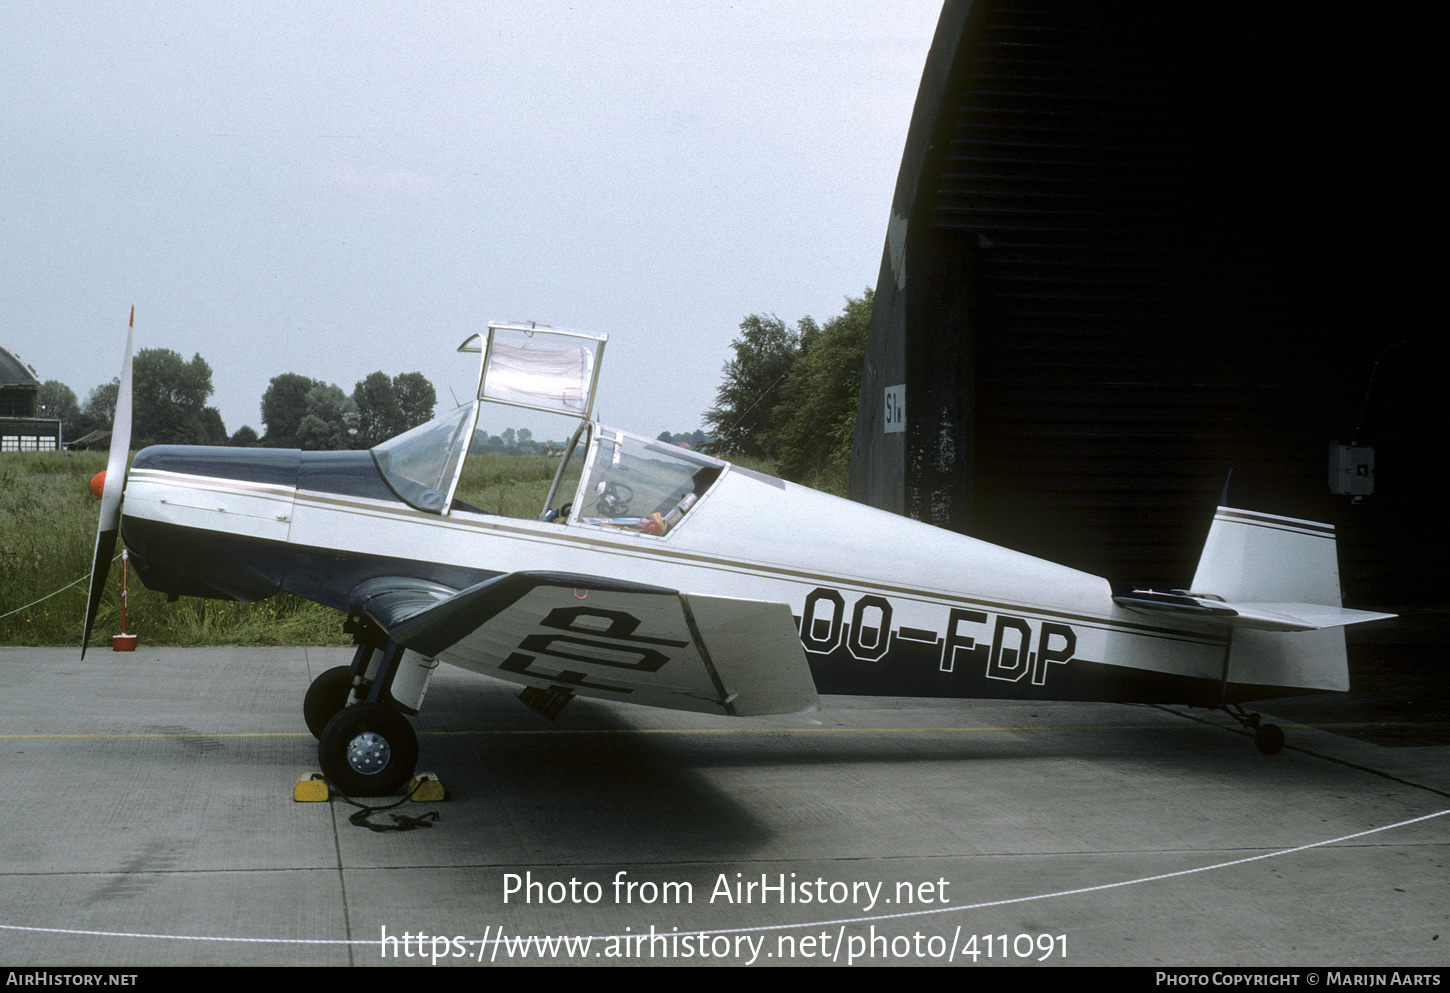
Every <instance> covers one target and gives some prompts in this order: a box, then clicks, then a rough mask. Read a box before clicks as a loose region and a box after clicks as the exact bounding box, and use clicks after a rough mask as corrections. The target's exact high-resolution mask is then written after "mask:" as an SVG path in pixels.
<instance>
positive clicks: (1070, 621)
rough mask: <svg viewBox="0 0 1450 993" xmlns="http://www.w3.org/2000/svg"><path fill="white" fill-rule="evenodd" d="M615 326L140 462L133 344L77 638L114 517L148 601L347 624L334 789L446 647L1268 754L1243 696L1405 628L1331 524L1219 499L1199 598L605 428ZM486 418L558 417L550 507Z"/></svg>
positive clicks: (809, 700)
mask: <svg viewBox="0 0 1450 993" xmlns="http://www.w3.org/2000/svg"><path fill="white" fill-rule="evenodd" d="M606 340H607V339H606V338H605V337H604V336H599V335H590V334H584V333H581V332H572V331H563V330H556V329H552V328H544V327H533V326H529V325H516V324H490V325H489V326H488V330H487V331H486V332H485V333H483V334H478V335H474V336H472V337H470V338H469V339H468V340H467V341H466V342H464V344H463V345H462V346H461V347H460V349H459V350H460V351H462V352H467V353H477V355H478V356H479V359H478V362H479V365H478V370H479V371H478V387H477V390H476V391H475V395H474V398H473V400H472V402H470V403H468V404H466V405H464V406H462V407H460V408H459V409H457V410H454V411H452V412H451V413H448V414H445V415H444V416H442V417H440V418H438V419H436V420H434V421H431V422H429V423H427V424H424V425H422V426H421V427H417V428H414V429H413V430H411V431H408V432H407V433H405V434H403V435H400V436H398V437H396V438H394V439H392V440H390V441H387V442H384V443H383V444H381V445H379V446H377V447H376V448H374V449H372V450H371V451H356V452H302V451H295V450H280V449H247V448H203V447H183V446H159V447H152V448H147V449H145V450H143V451H141V452H140V453H139V454H137V455H136V457H135V460H134V462H133V463H132V465H131V468H130V471H129V474H128V473H127V472H126V457H127V454H128V452H127V449H128V444H129V433H130V412H131V342H130V338H129V335H128V340H127V345H126V356H125V362H124V366H123V375H122V385H121V390H120V399H119V401H118V403H117V411H116V427H115V430H114V432H113V436H112V445H111V453H110V459H109V463H108V467H107V471H106V477H105V482H104V488H103V495H102V503H101V520H100V526H99V529H98V534H97V539H96V551H95V563H94V567H93V574H92V583H91V594H90V603H89V606H88V609H87V614H86V625H85V638H86V640H87V641H88V640H89V637H90V631H91V627H92V624H93V622H94V619H95V614H96V610H97V606H98V604H99V600H100V596H101V590H102V587H103V585H104V583H105V579H106V572H107V566H108V563H109V561H110V559H111V555H112V552H113V550H114V544H115V540H116V535H117V533H118V531H119V533H120V534H121V535H122V536H123V537H124V540H125V543H126V546H127V548H128V549H129V552H130V560H131V562H132V563H133V564H134V565H135V567H136V570H137V573H138V575H139V576H140V577H141V579H142V580H143V581H144V582H145V583H146V585H147V586H149V587H151V588H152V589H154V590H160V591H163V592H165V593H168V594H170V595H173V596H200V597H215V598H221V599H229V600H239V601H243V602H250V601H255V600H260V599H263V598H265V597H268V596H271V595H273V594H275V593H277V592H279V591H286V592H289V593H293V594H296V595H297V596H300V597H304V598H306V599H308V600H313V601H316V602H317V603H321V604H325V605H327V606H329V607H334V608H336V609H338V610H341V611H345V612H346V613H347V614H348V615H349V623H348V625H347V629H348V630H350V631H351V632H352V634H353V637H354V640H355V643H356V644H357V646H358V647H357V650H356V653H355V656H354V660H353V663H352V665H351V666H342V667H338V668H336V669H332V670H329V671H328V672H325V673H323V674H322V675H320V676H319V677H318V678H317V679H316V680H315V681H314V682H313V684H312V686H311V688H310V689H309V690H308V692H307V697H306V701H305V705H304V712H305V717H306V721H307V725H308V727H309V728H310V729H311V730H312V732H313V734H314V735H316V736H317V737H318V739H319V744H318V751H319V759H320V762H321V765H322V770H323V773H324V774H325V775H326V777H327V778H328V779H329V780H330V781H331V782H332V783H333V785H334V786H335V787H336V788H338V789H339V790H340V791H342V792H343V793H346V794H349V795H354V796H382V795H387V794H390V793H394V792H396V791H397V790H398V789H399V788H400V787H402V786H403V785H404V784H405V783H406V782H407V781H408V780H409V778H410V777H411V776H412V774H413V771H414V767H415V765H416V763H417V757H418V744H417V737H416V735H415V733H414V731H413V728H412V726H411V724H410V723H409V721H408V720H407V717H406V716H405V715H416V714H417V713H418V711H419V709H420V708H421V707H422V705H423V698H424V693H425V691H426V689H427V686H428V681H429V678H430V676H431V674H432V672H433V670H434V668H435V667H436V666H437V664H438V663H439V662H448V663H450V664H453V665H457V666H461V667H463V668H465V669H469V670H472V671H474V672H477V673H481V674H483V675H486V676H491V677H494V678H496V679H503V680H507V681H509V682H512V683H516V684H520V685H522V686H523V687H524V689H523V691H522V692H521V694H520V696H521V698H522V699H523V700H524V702H526V703H528V704H529V705H530V706H532V707H533V708H534V709H536V710H538V711H540V712H541V713H543V714H544V715H546V716H549V717H553V716H556V715H557V713H558V711H559V710H560V709H561V708H562V707H563V706H564V705H565V704H566V703H567V702H568V701H569V700H570V699H571V698H572V697H574V696H576V695H578V696H589V697H596V698H599V699H605V700H614V701H622V702H627V703H637V704H645V705H649V706H656V707H668V708H674V709H678V710H690V711H700V712H704V713H710V714H719V715H724V716H750V715H762V714H782V713H793V712H798V711H806V710H812V709H815V708H816V707H817V706H818V694H822V693H826V694H830V693H850V694H876V695H890V696H915V697H969V698H993V699H1042V700H1096V701H1123V702H1141V703H1178V704H1192V705H1195V706H1206V707H1215V708H1220V709H1223V710H1225V711H1226V712H1228V713H1229V714H1231V715H1232V716H1234V717H1235V718H1236V719H1237V720H1239V721H1240V722H1241V723H1243V724H1244V725H1245V726H1246V727H1248V728H1250V729H1252V730H1253V731H1254V733H1255V741H1256V744H1257V745H1258V747H1259V749H1260V750H1261V751H1263V752H1266V753H1273V752H1276V751H1278V750H1279V748H1281V747H1282V745H1283V742H1284V736H1283V733H1282V731H1281V730H1280V729H1279V728H1277V727H1275V726H1274V725H1272V724H1264V723H1262V722H1261V721H1260V719H1259V715H1257V714H1252V713H1247V712H1245V711H1244V709H1243V707H1242V704H1243V703H1245V702H1248V701H1251V700H1256V699H1267V698H1274V697H1280V696H1287V695H1291V694H1297V693H1307V692H1319V691H1333V690H1341V691H1342V690H1346V689H1348V688H1349V679H1348V670H1347V664H1346V655H1345V642H1344V633H1343V630H1342V629H1343V627H1344V626H1345V625H1348V624H1354V623H1358V622H1362V621H1372V620H1378V619H1381V618H1386V617H1392V616H1394V615H1392V614H1381V613H1372V612H1367V611H1359V610H1347V609H1345V608H1343V607H1342V606H1341V605H1340V589H1339V575H1338V564H1337V559H1336V554H1335V540H1334V531H1333V528H1332V527H1330V526H1329V525H1325V524H1318V523H1314V522H1312V521H1306V520H1297V519H1293V518H1288V517H1280V516H1274V515H1269V514H1262V513H1254V512H1251V511H1248V510H1242V509H1237V508H1231V507H1227V506H1221V507H1219V508H1218V510H1217V513H1216V514H1215V515H1214V518H1213V523H1212V526H1211V528H1210V531H1209V535H1208V540H1207V544H1206V546H1205V548H1204V550H1203V554H1202V557H1201V559H1200V561H1199V565H1198V570H1197V572H1196V573H1195V575H1194V577H1193V580H1192V582H1191V583H1190V584H1189V586H1188V588H1187V590H1171V591H1166V592H1160V591H1154V590H1116V591H1115V590H1114V588H1113V587H1112V586H1111V585H1110V584H1109V583H1108V581H1107V580H1106V579H1102V578H1099V577H1097V576H1092V575H1089V574H1087V573H1084V572H1079V571H1077V570H1075V569H1069V568H1066V567H1064V566H1060V565H1054V564H1052V563H1050V562H1046V561H1043V560H1041V559H1037V558H1033V557H1031V556H1028V555H1024V554H1021V553H1019V552H1014V551H1010V550H1007V549H1004V548H999V547H996V546H994V545H990V544H987V543H986V542H983V541H979V540H976V539H974V538H970V537H967V536H964V535H960V534H955V533H952V532H947V531H943V530H940V529H938V528H934V527H931V526H929V525H927V524H923V523H921V522H918V521H913V520H910V519H908V518H905V517H900V516H897V515H895V514H891V513H887V512H884V511H880V510H875V509H873V508H870V507H866V506H863V505H861V504H858V503H853V502H851V501H849V500H843V499H840V498H837V497H834V496H829V495H826V494H823V493H819V492H816V491H814V490H811V489H808V488H805V487H802V486H797V485H794V484H791V483H787V482H783V481H782V480H779V479H774V478H772V477H770V476H766V475H763V474H761V473H759V472H754V471H751V470H749V469H745V468H742V467H740V466H737V465H732V464H730V463H729V462H725V461H721V460H719V459H715V458H711V457H709V456H707V455H703V454H700V453H697V452H693V451H690V450H688V449H684V448H679V447H676V446H673V445H668V444H664V443H661V442H657V441H652V440H649V439H647V438H643V437H639V436H636V435H632V434H629V433H627V432H623V431H618V430H615V429H614V428H611V427H606V426H604V425H602V424H600V423H598V422H597V421H595V420H593V419H592V411H593V401H594V393H595V387H596V384H597V381H598V372H599V364H600V360H601V359H602V357H603V352H604V347H605V343H606ZM500 408H503V409H508V410H512V411H514V412H517V410H518V409H520V408H522V409H526V410H530V411H535V412H543V413H549V414H555V415H559V416H563V417H568V418H570V419H571V422H572V428H573V430H572V438H571V440H570V441H569V443H568V444H567V446H566V448H565V452H564V454H563V457H562V458H561V460H560V465H559V468H558V471H557V474H556V475H555V477H554V481H553V485H552V487H551V489H550V491H549V494H548V497H547V498H546V500H545V505H544V507H542V508H539V509H541V510H542V511H543V513H542V515H541V516H539V517H533V516H528V517H516V516H506V515H503V514H499V513H490V512H485V511H483V510H481V509H480V508H478V507H477V506H475V505H473V504H470V503H469V502H468V499H469V498H470V497H472V496H473V495H472V494H471V493H470V492H469V491H468V485H467V483H466V482H463V483H461V480H463V479H464V477H465V470H466V468H467V467H468V466H469V464H470V460H471V459H473V458H475V456H474V455H471V454H470V446H471V444H473V439H475V437H482V435H481V434H480V433H479V431H480V428H482V427H483V426H484V423H485V421H486V416H487V411H489V410H499V409H500ZM481 418H483V420H481ZM123 497H124V499H123ZM473 498H474V499H479V498H478V497H473ZM479 502H484V501H483V500H482V499H479ZM529 513H530V515H532V514H533V513H534V511H532V510H531V511H529Z"/></svg>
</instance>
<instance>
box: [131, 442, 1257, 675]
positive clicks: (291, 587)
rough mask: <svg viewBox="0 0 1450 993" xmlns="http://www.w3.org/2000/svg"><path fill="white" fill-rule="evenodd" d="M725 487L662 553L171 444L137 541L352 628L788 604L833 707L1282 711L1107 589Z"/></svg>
mask: <svg viewBox="0 0 1450 993" xmlns="http://www.w3.org/2000/svg"><path fill="white" fill-rule="evenodd" d="M712 479H713V482H711V483H710V484H709V488H708V489H707V490H706V491H705V492H704V493H703V494H701V495H700V496H699V498H698V500H696V501H694V502H693V504H692V505H691V506H690V508H689V511H688V513H687V514H686V515H684V517H683V518H682V519H681V520H680V521H679V522H678V524H677V525H675V526H673V527H670V528H669V529H668V531H667V532H666V533H664V534H652V533H641V532H639V531H626V530H621V529H619V528H618V527H613V526H609V525H608V524H602V523H599V522H598V521H597V519H593V520H591V519H586V518H584V517H582V515H580V514H578V513H576V514H574V515H573V516H572V517H571V518H570V520H569V522H568V523H566V524H560V523H549V522H544V521H537V520H528V519H519V518H511V517H498V516H492V515H488V514H482V513H474V512H471V511H469V510H466V509H461V508H460V507H458V506H457V505H455V506H454V508H453V509H452V511H451V512H449V513H446V514H440V513H430V512H427V511H424V510H419V509H416V508H415V507H413V506H410V505H408V504H407V503H405V502H404V501H403V500H402V499H400V498H399V497H398V496H397V495H396V494H395V493H394V491H393V490H392V489H391V488H390V487H389V485H388V483H387V481H386V480H385V479H384V477H383V475H382V474H381V473H380V472H379V470H378V467H377V466H376V465H375V463H374V459H373V458H372V456H371V455H370V454H369V453H367V452H327V453H317V452H298V451H293V450H274V449H210V448H187V447H158V448H148V449H146V450H144V451H142V452H141V453H140V454H138V455H137V457H136V459H135V462H134V464H133V466H132V469H131V472H130V475H129V477H128V481H127V486H126V494H125V503H124V510H123V520H122V532H123V534H124V536H125V539H126V542H127V544H128V546H129V547H130V548H131V550H132V555H133V561H134V562H135V564H136V566H137V569H138V573H139V574H140V576H141V578H142V580H143V581H144V582H145V583H146V584H147V585H148V586H150V587H152V588H154V589H160V590H163V591H165V592H168V593H175V594H178V595H194V596H213V597H223V598H229V599H237V600H257V599H262V598H264V597H267V596H270V595H272V594H273V593H276V592H278V591H287V592H290V593H294V594H296V595H298V596H301V597H304V598H306V599H309V600H313V601H316V602H318V603H322V604H325V605H328V606H331V607H335V608H337V609H339V610H347V609H348V602H349V596H350V594H351V593H352V591H353V590H354V589H355V588H357V587H358V585H359V584H360V583H363V582H365V581H367V580H369V579H377V578H381V577H408V578H411V579H417V580H424V581H427V582H430V583H435V584H437V585H438V586H439V587H441V588H446V589H451V590H462V589H466V588H468V587H470V586H472V585H474V584H477V583H480V582H484V581H486V580H488V579H491V578H494V577H497V576H499V575H502V574H506V573H515V572H527V571H546V572H553V573H566V574H570V575H578V576H585V577H588V576H597V577H608V578H610V579H613V580H621V581H625V582H632V583H639V584H648V585H651V586H656V587H668V588H671V589H676V590H679V591H681V592H686V593H695V594H704V595H709V596H717V597H729V598H738V599H747V600H755V601H768V602H777V603H785V604H787V605H789V607H790V610H791V613H792V615H793V616H794V617H795V618H796V619H797V624H798V631H799V635H800V639H801V642H802V645H803V647H804V649H805V651H806V657H807V660H808V662H809V663H810V667H811V674H812V677H813V678H814V680H815V683H816V687H817V689H818V691H819V692H821V693H860V694H884V695H906V696H947V697H997V698H1042V699H1078V700H1087V699H1095V700H1136V701H1143V702H1154V701H1159V702H1205V703H1212V704H1217V703H1219V702H1220V701H1221V700H1223V699H1225V698H1227V699H1228V700H1230V701H1232V700H1234V699H1253V698H1255V696H1263V695H1266V693H1265V691H1264V688H1263V687H1251V686H1231V687H1229V688H1228V689H1227V692H1226V691H1225V687H1224V686H1223V684H1222V682H1221V680H1222V672H1223V665H1224V657H1225V652H1226V646H1227V634H1226V632H1225V631H1224V630H1223V629H1221V628H1214V627H1212V626H1210V625H1207V624H1195V623H1194V622H1191V621H1181V620H1177V619H1174V620H1171V621H1164V622H1159V621H1157V620H1156V619H1154V618H1148V617H1145V616H1143V615H1141V614H1137V613H1134V612H1132V611H1128V610H1125V609H1123V608H1121V607H1119V606H1118V605H1116V604H1114V602H1113V600H1112V593H1111V589H1110V587H1109V584H1108V582H1107V581H1106V580H1104V579H1101V578H1099V577H1096V576H1092V575H1089V574H1086V573H1083V572H1079V571H1076V570H1073V569H1069V568H1066V567H1063V566H1059V565H1054V564H1052V563H1049V562H1046V561H1043V560H1041V559H1037V558H1034V557H1031V556H1028V555H1024V554H1021V553H1018V552H1014V551H1011V550H1008V549H1004V548H1000V547H997V546H993V545H990V544H987V543H985V542H982V541H978V540H976V539H973V538H970V537H966V536H963V535H958V534H954V533H951V532H946V531H942V530H940V529H938V528H934V527H931V526H929V525H926V524H922V523H920V522H917V521H912V520H909V519H907V518H903V517H899V516H897V515H894V514H889V513H885V512H882V511H878V510H875V509H872V508H869V507H865V506H863V505H860V504H856V503H853V502H851V501H847V500H843V499H840V498H836V497H832V496H829V495H827V494H822V493H819V492H816V491H814V490H810V489H807V488H805V487H800V486H796V485H794V484H791V483H787V482H783V481H781V480H778V479H774V478H771V477H768V476H764V475H761V474H759V473H755V472H751V471H748V470H744V469H741V468H739V467H735V466H728V465H726V466H724V467H723V469H721V470H720V471H719V473H718V477H712ZM581 492H582V489H581ZM439 658H440V659H442V660H443V661H459V662H460V663H461V664H467V663H466V661H464V660H458V659H450V658H449V655H448V653H447V652H446V651H444V652H443V653H441V654H440V655H439ZM1269 695H1272V694H1269Z"/></svg>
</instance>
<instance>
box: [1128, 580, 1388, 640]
mask: <svg viewBox="0 0 1450 993" xmlns="http://www.w3.org/2000/svg"><path fill="white" fill-rule="evenodd" d="M1113 602H1114V603H1116V604H1118V605H1119V606H1121V607H1127V608H1128V609H1129V610H1136V611H1139V612H1140V613H1150V614H1159V615H1162V614H1175V615H1178V616H1180V617H1192V618H1194V619H1196V620H1201V621H1208V622H1210V623H1218V624H1225V625H1233V626H1235V627H1242V628H1253V629H1257V630H1260V631H1320V630H1323V629H1325V628H1337V627H1344V626H1346V625H1349V624H1362V623H1364V622H1365V621H1381V620H1385V619H1387V618H1391V617H1394V616H1395V615H1394V614H1378V613H1374V612H1373V611H1368V610H1349V609H1347V608H1345V607H1331V606H1325V605H1323V604H1317V603H1230V602H1229V601H1227V600H1219V599H1216V598H1213V597H1200V596H1193V595H1192V594H1186V593H1179V592H1176V591H1175V592H1171V593H1162V592H1158V591H1156V590H1133V591H1132V592H1130V593H1120V594H1118V595H1116V596H1114V597H1113Z"/></svg>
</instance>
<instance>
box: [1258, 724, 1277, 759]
mask: <svg viewBox="0 0 1450 993" xmlns="http://www.w3.org/2000/svg"><path fill="white" fill-rule="evenodd" d="M1254 747H1255V748H1257V749H1258V750H1259V751H1261V752H1263V753H1264V754H1265V755H1277V754H1279V750H1280V749H1282V748H1283V747H1284V731H1283V729H1282V728H1280V727H1279V725H1277V724H1264V725H1262V726H1260V727H1259V729H1258V730H1257V731H1255V732H1254Z"/></svg>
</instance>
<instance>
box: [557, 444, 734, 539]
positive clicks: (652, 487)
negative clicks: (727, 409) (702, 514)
mask: <svg viewBox="0 0 1450 993" xmlns="http://www.w3.org/2000/svg"><path fill="white" fill-rule="evenodd" d="M598 432H599V433H598V437H597V439H596V440H595V442H594V450H593V452H592V453H591V454H590V457H589V471H588V473H587V474H586V476H585V479H584V484H583V485H582V486H581V487H580V489H579V496H578V499H577V500H576V501H575V507H574V518H575V520H576V521H577V522H578V523H581V524H595V525H599V526H602V527H609V528H615V529H618V530H622V531H631V532H634V533H636V534H653V535H666V534H669V533H670V531H671V530H673V529H674V528H675V527H676V526H678V525H679V523H680V522H681V520H683V519H684V517H685V515H686V514H687V513H688V512H689V510H690V508H691V507H693V506H694V505H695V502H696V501H697V500H699V499H700V497H702V496H704V495H705V491H706V490H708V489H709V488H710V485H711V484H712V483H714V482H715V480H716V479H718V478H719V477H720V473H721V472H722V471H723V470H724V468H725V465H724V463H722V462H717V461H716V460H714V459H712V458H710V457H709V456H706V455H699V454H697V453H695V452H693V451H691V450H689V449H687V448H681V447H679V446H677V445H671V444H668V443H665V442H659V441H647V440H646V439H644V438H640V437H637V436H635V435H630V434H625V433H624V432H623V431H616V430H614V429H613V428H605V427H600V428H599V429H598Z"/></svg>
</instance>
